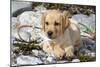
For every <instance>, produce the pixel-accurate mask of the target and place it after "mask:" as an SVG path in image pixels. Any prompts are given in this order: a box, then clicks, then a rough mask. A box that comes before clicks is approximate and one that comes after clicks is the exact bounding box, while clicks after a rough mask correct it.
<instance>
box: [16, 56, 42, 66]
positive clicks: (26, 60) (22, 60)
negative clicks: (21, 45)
mask: <svg viewBox="0 0 100 67" xmlns="http://www.w3.org/2000/svg"><path fill="white" fill-rule="evenodd" d="M41 63H43V62H42V61H41V60H40V59H38V58H36V57H31V56H23V55H22V56H19V57H18V58H17V64H18V65H23V64H26V65H27V64H41Z"/></svg>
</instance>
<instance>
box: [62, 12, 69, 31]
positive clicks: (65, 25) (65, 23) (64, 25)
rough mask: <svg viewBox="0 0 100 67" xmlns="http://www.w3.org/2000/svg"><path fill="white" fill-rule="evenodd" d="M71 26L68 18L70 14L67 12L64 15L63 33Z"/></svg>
mask: <svg viewBox="0 0 100 67" xmlns="http://www.w3.org/2000/svg"><path fill="white" fill-rule="evenodd" d="M69 25H70V21H69V18H68V12H67V11H63V13H62V29H63V31H65V29H67V28H68V27H69Z"/></svg>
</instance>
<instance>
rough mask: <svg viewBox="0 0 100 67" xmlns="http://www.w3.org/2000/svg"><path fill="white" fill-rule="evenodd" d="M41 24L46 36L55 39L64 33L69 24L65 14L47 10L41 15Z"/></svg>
mask: <svg viewBox="0 0 100 67" xmlns="http://www.w3.org/2000/svg"><path fill="white" fill-rule="evenodd" d="M41 23H42V27H43V31H44V32H45V33H46V35H47V36H48V37H49V38H50V39H55V38H57V37H59V36H60V35H62V34H63V33H64V31H65V29H66V28H67V27H68V25H69V23H70V22H69V20H68V18H67V15H66V14H65V12H60V11H59V10H49V11H47V12H46V13H44V14H43V16H42V21H41Z"/></svg>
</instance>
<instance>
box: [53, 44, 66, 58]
mask: <svg viewBox="0 0 100 67" xmlns="http://www.w3.org/2000/svg"><path fill="white" fill-rule="evenodd" d="M53 53H54V55H55V56H56V58H58V59H62V57H63V56H64V53H65V52H64V50H63V49H62V48H61V47H60V46H59V45H55V46H54V51H53Z"/></svg>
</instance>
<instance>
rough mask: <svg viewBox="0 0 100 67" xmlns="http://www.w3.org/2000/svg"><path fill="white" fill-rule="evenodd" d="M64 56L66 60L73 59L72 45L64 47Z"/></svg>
mask: <svg viewBox="0 0 100 67" xmlns="http://www.w3.org/2000/svg"><path fill="white" fill-rule="evenodd" d="M65 55H66V57H67V58H69V57H71V58H72V57H74V47H73V46H72V45H70V46H68V47H65Z"/></svg>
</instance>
